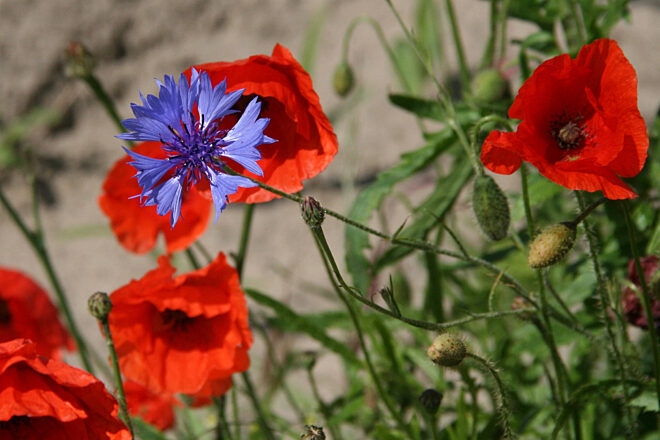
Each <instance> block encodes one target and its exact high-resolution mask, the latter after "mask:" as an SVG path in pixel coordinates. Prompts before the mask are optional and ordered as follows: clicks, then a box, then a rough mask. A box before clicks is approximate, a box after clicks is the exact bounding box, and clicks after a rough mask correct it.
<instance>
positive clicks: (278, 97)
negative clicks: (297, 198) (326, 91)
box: [185, 44, 337, 203]
mask: <svg viewBox="0 0 660 440" xmlns="http://www.w3.org/2000/svg"><path fill="white" fill-rule="evenodd" d="M195 68H197V69H199V70H203V71H206V72H207V73H208V75H209V77H210V78H211V82H212V83H213V84H214V85H215V84H218V83H219V82H221V81H222V80H224V79H226V80H227V88H228V90H237V89H240V88H245V92H244V94H246V95H250V94H256V95H260V96H262V97H263V98H264V105H263V107H262V112H261V117H265V118H270V123H269V125H268V127H267V128H266V130H265V131H264V132H265V133H266V134H267V135H268V136H270V137H272V138H273V139H276V140H277V142H276V143H274V144H265V145H262V146H261V147H260V151H261V153H262V156H263V158H262V159H261V160H260V161H259V166H260V167H261V168H262V169H263V171H264V176H263V177H260V176H255V175H251V174H250V173H246V174H247V175H249V176H250V177H253V178H256V179H258V180H261V181H262V182H264V183H266V184H268V185H271V186H274V187H276V188H278V189H280V190H282V191H285V192H288V193H292V192H296V191H299V190H301V189H302V188H303V184H302V181H303V180H305V179H309V178H311V177H314V176H315V175H317V174H319V173H320V172H321V171H323V170H324V169H325V168H326V167H327V166H328V164H329V163H330V162H331V161H332V159H333V158H334V156H335V154H337V137H336V135H335V134H334V131H333V129H332V125H331V124H330V121H329V120H328V118H327V116H326V115H325V114H324V113H323V109H322V108H321V104H320V100H319V97H318V95H317V94H316V92H315V91H314V88H313V86H312V80H311V77H310V76H309V74H308V73H307V72H306V71H305V70H304V69H303V67H302V66H301V65H300V64H299V63H298V62H297V61H296V59H295V58H294V57H293V55H291V52H289V50H288V49H286V48H285V47H283V46H280V45H279V44H278V45H276V46H275V48H274V49H273V54H272V56H267V55H255V56H252V57H250V58H247V59H243V60H237V61H234V62H222V63H208V64H202V65H198V66H195ZM185 74H186V75H189V74H190V70H187V71H186V72H185ZM236 170H237V171H239V172H243V171H244V170H242V168H240V167H237V168H236ZM276 197H278V196H276V195H275V194H273V193H271V192H269V191H266V190H263V189H260V188H258V187H255V188H239V190H238V192H236V193H235V194H233V195H230V196H229V201H230V202H247V203H260V202H266V201H269V200H272V199H274V198H276Z"/></svg>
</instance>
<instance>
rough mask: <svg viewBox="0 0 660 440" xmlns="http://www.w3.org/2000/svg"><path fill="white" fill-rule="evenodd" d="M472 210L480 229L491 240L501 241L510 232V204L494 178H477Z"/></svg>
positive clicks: (473, 188)
mask: <svg viewBox="0 0 660 440" xmlns="http://www.w3.org/2000/svg"><path fill="white" fill-rule="evenodd" d="M472 209H473V210H474V215H475V216H476V217H477V222H478V223H479V227H480V228H481V230H482V231H483V232H484V234H486V236H487V237H488V238H490V239H491V240H495V241H497V240H501V239H503V238H504V237H506V236H507V233H508V231H509V221H510V215H509V203H508V202H507V199H506V196H505V195H504V192H503V191H502V189H501V188H500V187H499V185H498V184H497V183H496V182H495V180H493V178H492V177H490V176H488V175H486V174H482V175H481V176H477V178H476V179H475V180H474V186H473V187H472Z"/></svg>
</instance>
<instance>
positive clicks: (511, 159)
mask: <svg viewBox="0 0 660 440" xmlns="http://www.w3.org/2000/svg"><path fill="white" fill-rule="evenodd" d="M521 150H522V148H521V146H520V145H519V142H518V138H517V137H516V135H515V133H503V132H501V131H492V132H490V134H489V135H488V137H487V138H486V140H485V141H484V145H483V147H482V148H481V161H482V162H483V164H484V165H485V166H486V168H488V169H489V170H491V171H492V172H494V173H498V174H512V173H513V172H515V171H516V170H517V169H518V168H520V164H521V162H522V159H521V157H520V152H521Z"/></svg>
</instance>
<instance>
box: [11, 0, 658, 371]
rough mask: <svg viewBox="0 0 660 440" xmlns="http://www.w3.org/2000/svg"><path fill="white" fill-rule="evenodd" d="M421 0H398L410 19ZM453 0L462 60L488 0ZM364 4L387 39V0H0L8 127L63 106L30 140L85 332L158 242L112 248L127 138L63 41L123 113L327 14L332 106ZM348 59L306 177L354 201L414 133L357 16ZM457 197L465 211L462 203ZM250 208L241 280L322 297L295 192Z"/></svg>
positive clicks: (321, 51) (323, 78) (229, 241)
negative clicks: (196, 70) (96, 302)
mask: <svg viewBox="0 0 660 440" xmlns="http://www.w3.org/2000/svg"><path fill="white" fill-rule="evenodd" d="M415 3H416V2H414V1H412V0H398V1H395V4H396V5H397V7H398V8H399V9H400V12H401V13H402V15H403V16H404V18H405V19H406V20H409V21H408V22H409V23H412V22H411V21H410V18H411V17H412V16H413V13H414V7H415ZM437 3H440V2H437ZM456 7H457V8H456V10H457V14H458V17H459V20H460V24H461V31H462V36H463V38H464V42H465V45H466V48H467V54H468V59H469V62H470V63H471V65H472V66H475V65H476V63H477V62H478V60H479V58H480V56H481V51H482V48H483V46H484V42H485V41H486V38H487V29H488V26H487V21H488V8H489V6H488V3H487V2H484V1H477V0H461V1H456ZM631 10H632V14H631V23H622V24H620V25H619V26H618V27H617V28H616V29H615V31H614V34H613V37H614V38H615V39H617V40H618V41H619V43H620V45H621V46H622V48H623V51H624V53H625V54H626V55H627V57H628V58H629V59H630V61H631V62H632V64H633V65H634V66H635V68H636V69H637V72H638V77H639V94H640V101H639V102H640V109H641V111H642V113H643V115H644V116H645V117H646V119H647V121H648V120H650V118H651V116H652V115H653V114H654V112H655V111H656V107H657V105H658V104H659V103H660V59H659V58H660V57H658V49H657V48H658V41H660V26H658V23H660V2H659V1H657V0H647V1H637V2H632V4H631ZM359 15H369V16H371V17H373V18H374V19H376V20H377V21H378V22H379V23H380V24H381V25H382V26H383V29H384V30H385V34H386V36H387V37H388V39H390V41H393V40H394V39H396V38H400V37H401V31H400V29H399V27H398V25H397V24H396V22H395V19H394V17H393V16H392V14H391V12H390V10H389V9H388V7H387V5H386V3H385V2H384V1H381V0H243V1H240V2H239V1H213V0H205V1H200V0H189V1H171V0H142V1H137V0H94V1H89V0H0V102H1V103H2V106H1V107H0V121H1V123H2V125H1V126H4V127H7V126H8V125H9V124H11V123H13V122H15V121H17V120H19V119H20V118H22V117H24V116H25V115H26V114H27V113H28V112H30V111H31V110H32V109H34V108H48V109H52V110H54V111H55V112H57V113H59V114H60V115H61V116H62V122H61V123H60V124H59V125H58V126H57V127H55V128H54V129H51V130H46V129H38V130H35V131H34V132H33V133H31V134H30V135H29V136H28V137H27V139H26V142H27V143H28V144H29V145H30V146H32V147H33V148H34V149H35V151H37V152H38V154H39V155H40V156H41V157H42V158H43V159H44V164H45V165H47V166H46V167H45V171H44V174H43V177H44V179H46V180H47V181H48V183H49V186H50V191H49V192H48V193H49V203H48V205H47V206H45V207H44V209H43V212H42V215H43V222H44V225H45V229H46V233H47V238H48V245H49V249H50V252H51V255H52V258H53V261H54V263H55V266H56V269H57V270H58V272H59V274H60V277H61V279H62V281H63V284H64V286H65V288H66V290H67V291H68V292H69V295H70V296H71V298H70V299H71V302H72V304H73V307H74V313H75V317H76V318H77V320H78V322H79V323H80V325H81V327H82V328H83V329H84V332H85V333H86V336H87V337H88V338H89V339H90V340H91V341H92V342H93V345H95V346H97V347H99V348H101V345H100V343H101V337H100V334H99V332H98V329H97V326H96V324H95V322H94V320H93V319H92V318H91V317H90V316H89V315H88V313H87V309H86V300H87V297H88V296H89V295H90V294H91V293H93V292H94V291H97V290H103V291H107V292H111V291H112V290H114V289H116V288H117V287H119V286H121V285H123V284H125V283H126V282H128V281H129V280H130V279H131V278H137V277H141V276H142V275H143V274H144V273H145V272H146V271H147V270H149V269H151V268H153V267H154V266H155V260H154V256H153V255H151V256H150V255H149V254H147V255H146V256H137V255H133V254H130V253H128V252H126V251H125V250H124V249H123V248H122V247H120V246H119V244H118V243H117V242H116V240H115V238H114V236H113V235H112V234H111V233H110V230H109V227H108V221H107V219H106V218H105V217H104V216H103V215H102V213H101V211H100V210H99V209H98V206H97V202H96V200H97V197H98V196H99V194H100V190H101V185H102V182H103V179H104V177H105V174H106V172H107V171H108V169H109V168H110V167H111V166H112V164H113V163H114V162H115V161H116V160H117V159H118V158H120V156H121V155H122V150H121V148H120V145H121V144H120V142H119V141H118V140H117V139H115V138H114V137H113V136H114V135H115V134H117V131H116V128H115V126H114V125H113V123H112V122H111V121H110V119H109V118H108V117H107V116H106V114H105V113H104V110H103V109H102V108H101V106H100V105H99V104H98V103H97V102H96V101H95V100H94V98H93V96H92V94H91V92H90V91H89V90H88V89H87V88H86V86H85V85H84V84H83V83H82V82H79V81H76V80H72V79H69V78H67V77H66V76H65V75H64V69H63V51H64V48H65V47H66V45H67V43H68V42H69V41H71V40H78V41H81V42H83V43H84V44H85V45H86V46H87V47H88V48H89V49H90V50H91V52H92V53H94V54H95V55H96V57H97V59H98V67H97V69H96V73H97V75H98V76H99V77H100V79H101V80H102V82H103V83H104V84H105V86H106V88H107V90H108V91H109V93H110V94H111V95H112V97H113V98H114V99H115V100H116V103H117V107H118V109H119V112H120V114H121V115H122V117H128V116H129V111H130V108H129V103H130V102H135V101H137V100H138V93H137V91H138V89H139V90H141V91H142V92H144V93H145V94H147V93H155V92H156V86H155V83H154V78H162V76H163V75H164V74H174V75H176V74H178V73H179V72H181V71H183V70H184V69H186V68H187V67H188V66H190V65H191V64H197V63H203V62H210V61H219V60H223V61H231V60H235V59H241V58H246V57H248V56H250V55H252V54H259V53H266V54H270V52H271V50H272V48H273V46H274V45H275V43H280V44H282V45H284V46H286V47H288V48H289V49H290V50H291V51H292V52H293V54H294V55H295V56H296V57H297V58H299V59H300V57H301V55H302V52H303V47H304V44H305V41H304V40H305V33H306V31H307V29H308V26H310V23H311V22H312V21H313V20H317V19H318V18H319V17H320V16H322V17H323V19H322V21H321V23H322V28H321V37H320V40H319V46H318V51H317V53H316V59H315V63H314V65H313V68H312V69H311V73H312V77H313V79H314V83H315V88H316V91H317V92H318V94H319V95H320V98H321V103H322V105H323V107H324V109H325V110H326V112H327V113H333V112H334V111H335V110H336V109H337V108H338V107H337V106H338V105H339V104H340V100H339V99H338V98H337V97H336V95H335V94H334V92H333V91H332V88H331V79H332V73H333V70H334V68H335V66H336V64H337V63H338V62H339V60H340V50H341V39H342V36H343V34H344V31H345V29H346V27H347V26H348V24H349V22H350V20H351V19H352V18H354V17H356V16H359ZM530 30H533V27H531V26H530V25H526V24H523V23H521V22H512V23H511V26H510V37H522V36H524V35H526V34H527V33H528V32H530ZM446 49H447V51H448V56H449V57H450V64H451V65H452V66H455V65H456V63H455V62H454V61H453V59H454V53H453V50H452V47H451V46H450V45H449V44H447V48H446ZM510 55H511V56H513V55H514V52H511V53H510ZM350 61H351V64H352V66H353V68H354V70H355V73H356V76H357V80H358V85H359V88H360V93H361V95H362V99H360V100H359V102H358V103H357V105H356V106H354V107H353V108H352V109H351V110H350V114H349V115H345V117H343V118H339V119H338V121H337V123H336V124H335V130H336V132H337V134H338V137H339V143H340V152H339V154H338V155H337V157H336V159H335V161H334V162H333V163H332V164H331V165H330V166H329V168H328V169H327V170H326V172H325V173H323V174H322V175H321V176H319V177H318V178H316V179H314V180H313V181H311V182H310V183H309V184H308V185H307V186H306V191H305V193H307V194H310V195H314V196H316V197H317V198H318V199H319V200H320V201H322V202H323V203H324V204H325V205H326V206H328V207H331V208H333V209H335V210H338V211H340V212H347V211H348V207H349V206H350V203H351V201H352V200H353V197H354V194H355V186H354V182H356V181H359V180H360V179H361V178H362V177H364V176H367V175H372V174H373V173H374V172H376V171H378V170H381V169H384V168H387V167H388V166H391V165H392V164H394V163H395V162H396V160H397V158H398V156H399V155H400V154H401V153H402V152H404V151H408V150H411V149H414V148H417V147H420V146H421V145H422V144H423V140H422V138H421V135H420V133H419V131H418V128H417V125H416V124H415V123H414V119H413V118H412V117H411V116H410V115H409V114H406V113H404V112H402V111H400V110H397V109H396V108H394V107H393V106H391V105H389V104H388V102H387V93H388V92H400V91H401V89H400V88H399V86H398V83H397V81H396V79H395V78H394V76H393V74H392V70H391V68H390V65H389V62H388V60H387V57H386V55H385V53H384V51H383V50H382V47H381V46H380V45H379V44H378V41H377V38H376V36H375V34H374V33H373V31H372V30H371V29H370V28H368V27H367V26H359V27H358V28H357V30H356V31H355V34H354V38H353V40H352V43H351V51H350ZM0 183H1V184H2V186H3V190H4V191H5V193H6V194H7V195H8V196H9V197H10V199H11V201H12V202H13V203H14V204H15V205H16V206H17V208H18V209H19V210H20V212H21V213H22V214H24V215H27V216H28V218H30V217H29V212H30V201H29V191H28V187H27V186H26V184H25V182H24V180H23V178H22V177H21V176H20V175H18V174H17V173H8V174H7V173H5V174H4V175H2V176H0ZM410 185H412V186H414V185H415V182H413V183H411V184H410ZM462 208H463V209H466V210H467V209H468V207H467V204H465V206H462ZM403 218H404V217H403V215H402V216H401V217H399V218H397V217H396V216H394V218H392V219H391V222H390V224H391V225H392V226H393V227H396V225H398V224H400V223H401V221H402V220H403ZM241 219H242V207H241V206H240V205H230V206H229V208H228V209H227V210H226V211H225V212H224V213H223V214H222V215H221V216H220V220H219V221H218V223H217V224H215V225H213V224H211V225H210V226H209V227H208V230H207V232H206V234H205V235H204V237H203V243H204V244H205V245H206V247H207V248H208V249H210V250H212V251H217V250H223V251H224V252H226V253H230V252H233V251H234V250H235V249H237V245H238V238H239V237H238V235H239V232H240V226H241ZM254 221H255V223H254V227H253V235H252V240H251V244H250V247H249V253H248V259H247V265H246V268H245V278H244V279H245V284H246V285H248V286H252V287H257V288H259V289H261V290H262V291H264V292H267V293H269V294H272V295H274V296H277V297H278V298H280V299H282V300H284V301H286V302H287V303H289V304H291V306H292V307H293V308H295V309H297V310H306V309H307V310H310V309H313V308H315V307H318V306H317V303H318V302H319V296H318V295H317V294H315V293H311V292H310V291H309V289H308V288H307V287H306V286H307V282H310V281H311V282H313V283H317V284H320V285H326V286H327V282H326V278H325V274H324V272H323V270H322V265H321V264H320V261H321V260H320V257H319V256H318V255H317V253H316V250H315V247H314V244H313V241H312V239H311V235H310V234H309V233H308V231H307V230H306V226H305V225H304V224H303V222H302V221H301V220H300V217H299V212H298V207H297V206H296V205H295V204H294V203H292V202H288V201H275V202H272V203H269V204H266V205H263V206H259V207H258V209H257V210H256V212H255V219H254ZM325 226H326V231H327V234H328V236H329V238H330V240H331V245H332V246H333V248H334V249H336V250H337V258H338V259H339V260H341V261H343V256H342V254H341V251H342V250H343V226H342V225H341V224H339V223H338V222H337V221H335V220H333V219H329V220H327V221H326V224H325ZM0 231H1V232H0V233H1V241H0V243H1V244H0V265H4V266H8V267H12V268H16V269H19V270H21V271H23V272H25V273H27V274H29V275H30V276H32V277H33V278H35V279H36V280H38V281H39V282H40V283H41V284H42V285H43V286H45V287H48V283H47V279H46V276H45V273H44V271H43V269H42V268H41V266H40V265H39V263H38V261H37V259H36V258H35V256H34V255H33V253H32V250H31V249H30V248H29V246H28V245H27V244H26V243H25V242H24V240H23V238H22V236H21V235H20V234H19V233H18V230H17V228H16V227H15V226H14V225H13V224H12V222H11V221H10V219H9V217H8V215H7V213H6V212H5V211H4V210H0ZM100 351H101V350H100ZM101 352H102V353H104V351H101ZM73 362H76V360H73Z"/></svg>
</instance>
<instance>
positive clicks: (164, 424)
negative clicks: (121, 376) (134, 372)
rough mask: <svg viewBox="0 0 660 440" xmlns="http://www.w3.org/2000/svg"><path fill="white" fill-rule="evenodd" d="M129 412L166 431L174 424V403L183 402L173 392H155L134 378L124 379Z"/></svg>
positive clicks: (178, 404)
mask: <svg viewBox="0 0 660 440" xmlns="http://www.w3.org/2000/svg"><path fill="white" fill-rule="evenodd" d="M124 393H125V394H126V405H127V406H128V412H129V413H131V415H133V416H135V417H140V418H141V419H142V420H144V421H145V422H147V423H149V424H151V425H153V426H155V427H156V428H158V429H160V430H161V431H165V430H166V429H169V428H171V427H173V426H174V409H173V408H172V407H173V406H174V405H177V406H180V405H181V403H180V402H179V401H178V400H177V399H176V398H175V397H174V396H172V395H171V394H168V393H154V392H152V391H150V390H149V389H147V388H146V387H144V386H142V385H140V384H139V383H137V382H134V381H132V380H127V381H124Z"/></svg>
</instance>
